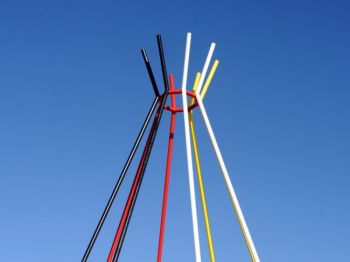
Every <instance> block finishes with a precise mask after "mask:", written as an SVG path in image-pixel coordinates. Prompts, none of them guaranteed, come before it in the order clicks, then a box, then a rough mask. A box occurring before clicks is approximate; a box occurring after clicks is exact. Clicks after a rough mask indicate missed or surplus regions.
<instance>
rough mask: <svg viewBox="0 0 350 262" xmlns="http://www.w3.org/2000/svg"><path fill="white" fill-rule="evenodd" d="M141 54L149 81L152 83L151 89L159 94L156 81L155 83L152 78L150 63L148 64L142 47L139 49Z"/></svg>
mask: <svg viewBox="0 0 350 262" xmlns="http://www.w3.org/2000/svg"><path fill="white" fill-rule="evenodd" d="M141 54H142V57H143V61H144V62H145V65H146V68H147V72H148V75H149V78H150V80H151V83H152V87H153V91H154V93H155V95H156V96H160V94H159V89H158V87H157V83H156V79H155V78H154V75H153V71H152V68H151V64H150V62H149V60H148V56H147V53H146V50H145V49H144V48H142V49H141Z"/></svg>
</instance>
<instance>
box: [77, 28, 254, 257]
mask: <svg viewBox="0 0 350 262" xmlns="http://www.w3.org/2000/svg"><path fill="white" fill-rule="evenodd" d="M157 44H158V51H159V57H160V63H161V68H162V76H163V84H164V92H163V94H160V92H159V89H158V85H157V83H156V80H155V77H154V74H153V70H152V68H151V64H150V61H149V58H148V56H147V53H146V50H145V49H141V54H142V57H143V60H144V62H145V65H146V69H147V72H148V75H149V78H150V81H151V84H152V88H153V91H154V94H155V98H154V100H153V102H152V104H151V106H150V109H149V111H148V113H147V115H146V118H145V120H144V122H143V124H142V127H141V129H140V131H139V134H138V135H137V137H136V140H135V143H134V145H133V147H132V149H131V152H130V154H129V156H128V158H127V160H126V163H125V165H124V167H123V169H122V171H121V173H120V176H119V178H118V180H117V182H116V184H115V186H114V189H113V191H112V194H111V196H110V197H109V199H108V202H107V205H106V207H105V209H104V211H103V213H102V215H101V218H100V220H99V222H98V224H97V226H96V229H95V231H94V233H93V235H92V237H91V239H90V242H89V244H88V246H87V248H86V250H85V253H84V256H83V258H82V261H83V262H85V261H87V260H88V257H89V255H90V253H91V250H92V248H93V247H94V244H95V242H96V240H97V237H98V235H99V233H100V231H101V229H102V226H103V224H104V222H105V220H106V218H107V215H108V213H109V211H110V209H111V207H112V205H113V202H114V200H115V198H116V196H117V194H118V191H119V189H120V187H121V185H122V182H123V180H124V178H125V176H126V174H127V171H128V169H129V166H130V164H131V162H132V160H133V158H134V156H135V154H136V151H137V149H138V147H139V145H140V143H141V141H142V138H143V136H144V134H145V132H146V130H147V127H148V126H149V123H150V122H152V124H151V127H150V128H149V133H148V137H147V139H146V142H145V145H144V149H143V152H142V155H141V159H140V161H139V164H138V167H137V171H136V174H135V177H134V180H133V183H132V186H131V189H130V192H129V195H128V198H127V201H126V203H125V206H124V210H123V213H122V216H121V218H120V220H119V225H118V228H117V231H116V233H115V236H114V239H113V243H112V245H111V248H110V251H109V254H108V257H107V262H112V261H113V262H115V261H118V258H119V255H120V252H121V249H122V246H123V242H124V239H125V235H126V232H127V229H128V226H129V223H130V219H131V216H132V213H133V210H134V207H135V203H136V200H137V196H138V193H139V191H140V188H141V184H142V180H143V177H144V174H145V171H146V167H147V164H148V160H149V157H150V154H151V152H152V148H153V144H154V140H155V138H156V136H157V132H158V127H159V124H160V121H161V118H162V115H163V112H164V110H166V111H169V112H170V113H171V117H170V131H169V139H168V151H167V161H166V170H165V180H164V191H163V201H162V210H161V222H160V230H159V241H158V252H157V261H158V262H160V261H162V252H163V242H164V230H165V221H166V213H167V202H168V191H169V182H170V174H171V163H172V152H173V143H174V132H175V122H176V114H177V113H183V115H184V127H185V142H186V157H187V167H188V181H189V190H190V200H191V213H192V225H193V237H194V249H195V259H196V261H197V262H200V261H202V258H201V250H200V239H199V230H198V217H197V207H196V196H195V185H194V172H193V158H192V148H193V154H194V159H195V166H196V171H197V180H198V185H199V192H200V199H201V204H202V208H203V217H204V222H205V229H206V236H207V243H208V249H209V254H210V260H211V261H212V262H213V261H215V252H214V245H213V240H212V234H211V228H210V220H209V214H208V208H207V204H206V196H205V190H204V183H203V177H202V169H201V164H200V157H199V152H198V145H197V138H196V130H195V124H194V119H193V113H192V111H193V110H194V109H195V108H197V107H199V109H200V112H201V114H202V117H203V120H204V123H205V126H206V129H207V131H208V134H209V138H210V140H211V143H212V146H213V149H214V153H215V155H216V157H217V160H218V163H219V166H220V170H221V173H222V175H223V178H224V181H225V184H226V187H227V190H228V193H229V196H230V199H231V201H232V204H233V207H234V211H235V214H236V217H237V220H238V223H239V225H240V228H241V231H242V234H243V237H244V240H245V243H246V246H247V248H248V251H249V254H250V257H251V260H252V261H254V262H259V261H260V259H259V256H258V254H257V251H256V249H255V245H254V242H253V240H252V237H251V235H250V232H249V229H248V226H247V224H246V221H245V218H244V216H243V213H242V210H241V208H240V205H239V202H238V199H237V196H236V193H235V191H234V189H233V185H232V182H231V179H230V177H229V174H228V171H227V168H226V165H225V162H224V160H223V157H222V155H221V151H220V149H219V146H218V143H217V141H216V137H215V135H214V131H213V129H212V126H211V124H210V121H209V118H208V115H207V112H206V109H205V107H204V104H203V98H204V97H205V95H206V93H207V90H208V88H209V85H210V83H211V80H212V79H213V76H214V74H215V71H216V69H217V67H218V65H219V61H218V60H215V61H214V63H213V65H212V67H211V69H210V72H209V75H208V77H207V78H206V75H207V71H208V69H209V65H210V62H211V59H212V56H213V53H214V49H215V43H212V44H211V45H210V48H209V52H208V55H207V58H206V60H205V63H204V67H203V70H202V72H201V73H200V72H198V73H197V75H196V77H195V81H194V85H193V90H192V91H188V90H187V76H188V66H189V57H190V47H191V33H187V38H186V47H185V59H184V67H183V77H182V88H181V89H176V88H175V84H174V76H173V75H170V76H168V73H167V68H166V63H165V56H164V51H163V43H162V38H161V35H157ZM177 94H182V108H180V107H177V106H176V99H175V95H177ZM169 95H170V97H171V102H170V105H167V104H166V101H167V98H168V96H169ZM188 97H190V100H189V101H188ZM152 116H153V120H152ZM191 140H192V145H191Z"/></svg>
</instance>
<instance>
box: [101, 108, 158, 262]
mask: <svg viewBox="0 0 350 262" xmlns="http://www.w3.org/2000/svg"><path fill="white" fill-rule="evenodd" d="M159 109H160V107H159V108H158V111H157V114H156V116H155V117H154V120H153V124H152V127H151V130H150V133H149V136H148V139H147V142H146V144H145V147H144V150H143V153H142V157H141V160H140V163H139V166H138V168H137V172H136V175H135V178H134V181H133V184H132V187H131V189H130V192H129V196H128V199H127V202H126V204H125V207H124V211H123V215H122V217H121V219H120V221H119V226H118V230H117V232H116V234H115V237H114V240H113V244H112V246H111V249H110V251H109V255H108V258H107V261H108V262H112V260H113V255H114V253H115V250H116V247H117V245H118V243H119V241H120V238H121V233H122V231H123V228H124V225H125V222H126V219H127V216H128V213H129V212H130V207H131V202H132V199H133V197H134V195H135V192H136V187H137V184H138V182H139V180H140V175H141V170H142V167H143V164H144V161H145V158H146V153H147V151H148V148H149V146H150V144H151V138H152V134H153V133H154V131H155V126H156V123H157V119H158V117H159Z"/></svg>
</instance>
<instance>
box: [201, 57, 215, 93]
mask: <svg viewBox="0 0 350 262" xmlns="http://www.w3.org/2000/svg"><path fill="white" fill-rule="evenodd" d="M218 65H219V60H215V61H214V64H213V66H212V67H211V69H210V72H209V76H208V78H207V81H205V84H204V87H203V89H202V91H201V98H202V99H203V98H204V96H205V94H206V93H207V91H208V88H209V85H210V83H211V80H212V79H213V76H214V74H215V71H216V69H217V68H218Z"/></svg>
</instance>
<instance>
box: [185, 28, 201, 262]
mask: <svg viewBox="0 0 350 262" xmlns="http://www.w3.org/2000/svg"><path fill="white" fill-rule="evenodd" d="M190 47H191V33H187V38H186V51H185V62H184V70H183V77H182V106H183V109H184V112H183V115H184V126H185V138H186V156H187V167H188V181H189V187H190V198H191V211H192V224H193V237H194V246H195V254H196V262H201V261H202V259H201V251H200V243H199V233H198V218H197V207H196V194H195V188H194V176H193V162H192V151H191V140H190V123H189V120H188V108H187V94H186V85H187V74H188V63H189V58H190Z"/></svg>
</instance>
